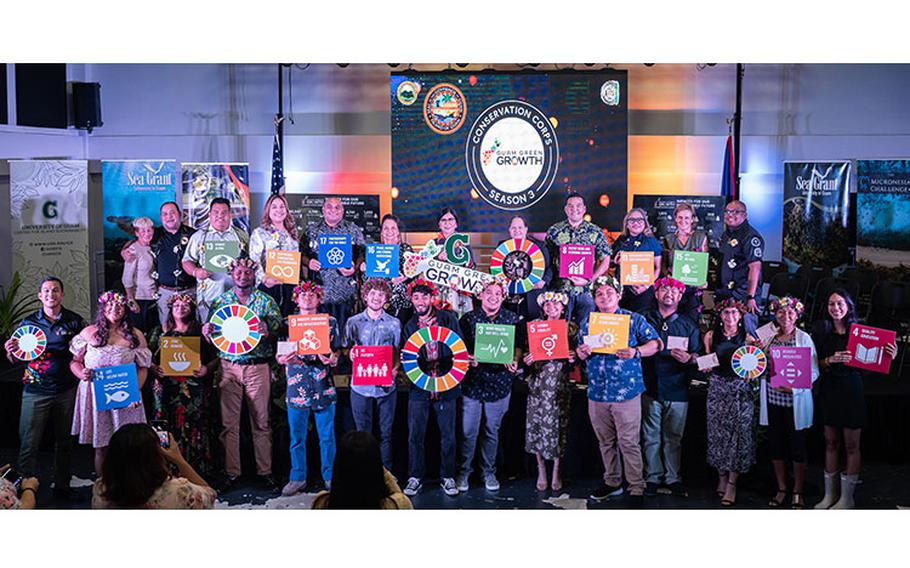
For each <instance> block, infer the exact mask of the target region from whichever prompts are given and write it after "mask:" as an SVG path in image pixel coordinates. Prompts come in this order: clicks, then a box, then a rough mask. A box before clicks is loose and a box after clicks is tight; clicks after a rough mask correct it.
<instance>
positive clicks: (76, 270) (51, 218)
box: [10, 160, 92, 319]
mask: <svg viewBox="0 0 910 568" xmlns="http://www.w3.org/2000/svg"><path fill="white" fill-rule="evenodd" d="M10 215H11V217H12V223H11V225H12V226H11V230H12V231H11V232H12V249H13V270H14V271H17V272H19V275H20V276H21V277H22V285H23V290H24V293H27V294H29V295H31V294H34V293H35V291H36V290H37V289H38V283H39V282H40V281H41V279H42V278H44V277H45V276H50V275H52V276H56V277H57V278H59V279H60V280H62V281H63V282H64V283H65V285H66V307H67V308H69V309H71V310H73V311H74V312H76V313H78V314H79V315H81V316H82V317H84V318H86V319H88V318H89V317H90V316H91V315H92V310H91V306H92V302H90V299H89V261H88V162H87V161H85V160H24V161H13V162H10Z"/></svg>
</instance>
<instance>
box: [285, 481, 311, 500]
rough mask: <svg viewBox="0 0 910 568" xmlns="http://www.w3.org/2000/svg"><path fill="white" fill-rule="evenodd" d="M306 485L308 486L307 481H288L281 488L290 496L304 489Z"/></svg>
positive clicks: (286, 495)
mask: <svg viewBox="0 0 910 568" xmlns="http://www.w3.org/2000/svg"><path fill="white" fill-rule="evenodd" d="M304 487H306V482H305V481H288V484H287V485H285V486H284V489H282V490H281V494H282V495H284V496H285V497H290V496H291V495H296V494H297V493H300V492H301V491H303V488H304Z"/></svg>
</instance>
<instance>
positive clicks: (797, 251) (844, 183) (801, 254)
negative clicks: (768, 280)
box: [783, 161, 855, 268]
mask: <svg viewBox="0 0 910 568" xmlns="http://www.w3.org/2000/svg"><path fill="white" fill-rule="evenodd" d="M851 173H852V172H851V164H850V162H848V161H836V162H784V223H783V232H784V234H783V258H784V260H785V261H787V262H788V263H792V264H796V265H807V266H827V267H830V268H834V267H837V266H842V265H847V264H852V261H853V259H852V258H851V248H852V247H853V246H854V245H855V240H854V237H853V235H854V229H853V226H852V224H851V222H850V219H851V214H850V176H851Z"/></svg>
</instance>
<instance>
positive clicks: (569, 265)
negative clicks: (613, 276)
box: [559, 245, 594, 280]
mask: <svg viewBox="0 0 910 568" xmlns="http://www.w3.org/2000/svg"><path fill="white" fill-rule="evenodd" d="M572 276H575V277H578V278H586V279H588V280H590V279H591V277H592V276H594V245H560V246H559V277H560V278H569V277H572Z"/></svg>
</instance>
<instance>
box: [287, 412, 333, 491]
mask: <svg viewBox="0 0 910 568" xmlns="http://www.w3.org/2000/svg"><path fill="white" fill-rule="evenodd" d="M313 419H314V420H315V421H316V432H317V434H318V435H319V461H320V462H321V463H322V480H323V481H325V482H326V483H328V482H330V481H332V465H333V464H334V463H335V405H334V404H331V405H329V406H328V407H326V408H323V409H322V410H317V411H314V412H313ZM309 421H310V409H309V408H294V407H291V406H288V425H289V426H290V427H291V476H290V480H291V481H303V482H306V439H307V430H308V425H309Z"/></svg>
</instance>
